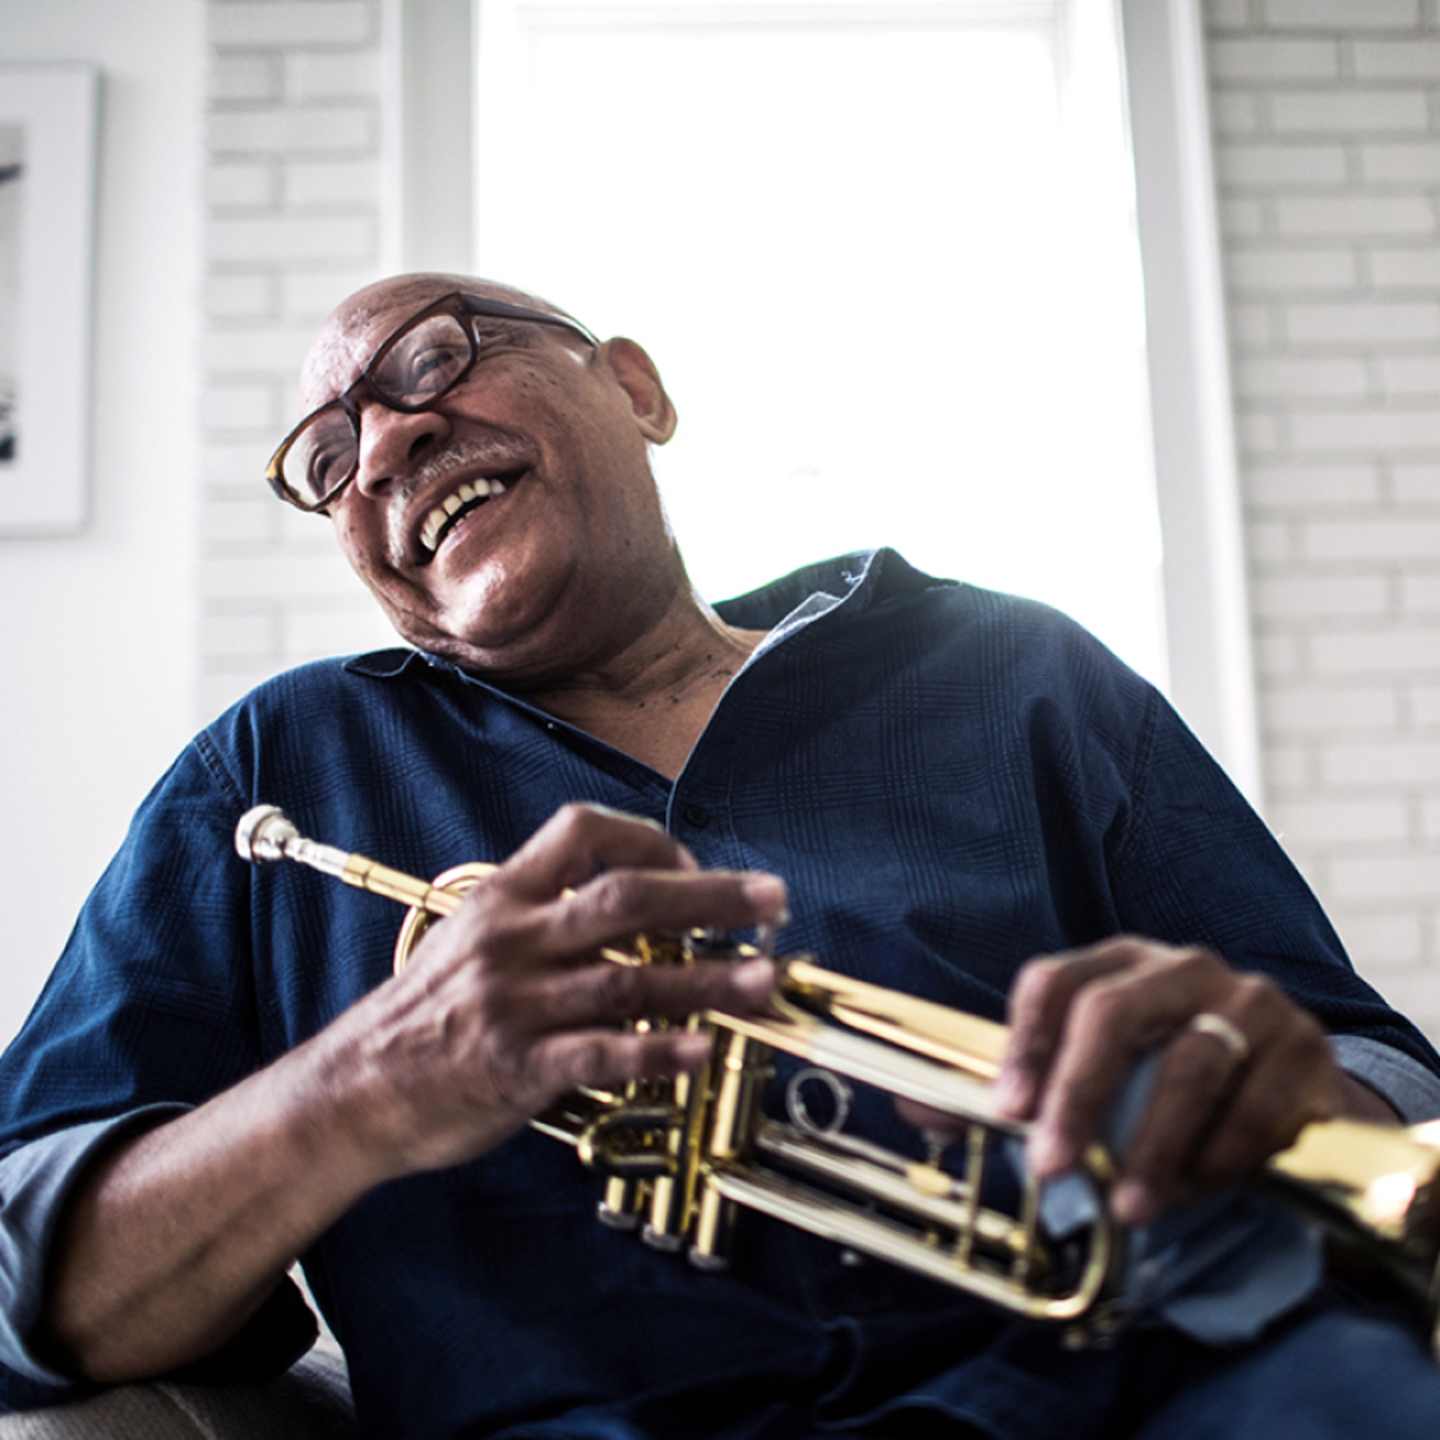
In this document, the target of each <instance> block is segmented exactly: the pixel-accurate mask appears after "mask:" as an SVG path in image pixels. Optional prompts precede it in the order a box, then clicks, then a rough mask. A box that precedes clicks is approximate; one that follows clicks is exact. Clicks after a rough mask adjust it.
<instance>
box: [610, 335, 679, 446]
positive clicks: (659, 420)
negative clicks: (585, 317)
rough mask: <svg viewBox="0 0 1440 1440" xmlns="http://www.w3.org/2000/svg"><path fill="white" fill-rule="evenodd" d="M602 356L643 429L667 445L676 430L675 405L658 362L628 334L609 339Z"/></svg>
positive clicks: (651, 438)
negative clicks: (625, 336) (671, 401)
mask: <svg viewBox="0 0 1440 1440" xmlns="http://www.w3.org/2000/svg"><path fill="white" fill-rule="evenodd" d="M598 358H599V359H600V360H601V362H602V363H604V364H605V365H606V366H608V367H609V369H610V373H611V374H612V375H613V376H614V377H615V379H616V381H617V382H618V383H619V386H620V388H621V389H622V390H623V391H624V392H625V393H626V395H628V396H629V397H630V409H631V410H632V411H633V412H634V415H635V423H636V424H637V425H638V426H639V427H640V433H641V434H642V435H644V437H645V438H646V439H647V440H650V441H652V442H653V443H654V444H656V445H663V444H664V443H665V442H666V441H667V440H668V439H669V438H670V437H671V436H672V435H673V434H674V433H675V407H674V406H673V405H672V404H671V403H670V397H669V396H668V395H667V394H666V393H665V386H664V385H663V384H662V383H661V381H660V372H659V371H658V370H657V369H656V368H655V362H654V361H653V360H652V359H651V358H650V357H649V356H648V355H647V354H646V353H645V351H644V350H643V349H642V348H641V347H640V346H639V345H637V344H636V343H635V342H634V341H633V340H626V339H625V338H624V336H617V337H616V338H615V339H613V340H607V341H606V342H605V343H604V344H603V345H602V346H601V347H600V350H599V356H598Z"/></svg>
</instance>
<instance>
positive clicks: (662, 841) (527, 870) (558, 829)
mask: <svg viewBox="0 0 1440 1440" xmlns="http://www.w3.org/2000/svg"><path fill="white" fill-rule="evenodd" d="M629 868H635V869H642V870H695V869H697V868H698V866H697V865H696V863H695V857H694V856H693V855H691V854H690V852H689V851H688V850H687V849H686V848H685V847H684V846H683V845H682V844H681V843H680V842H679V841H678V840H676V839H675V838H674V837H673V836H671V835H667V834H666V833H665V831H664V830H663V829H661V827H660V826H659V825H657V824H655V822H654V821H652V820H644V819H641V818H640V817H638V816H635V815H622V814H621V813H620V812H619V811H618V810H608V809H606V808H604V807H603V806H600V805H565V806H562V807H561V808H560V809H559V810H557V811H556V812H555V814H554V815H552V816H551V817H550V819H549V820H547V821H546V822H545V824H544V825H542V826H541V827H540V829H539V830H537V831H536V832H535V833H534V835H532V836H531V837H530V839H529V840H527V841H526V842H525V844H524V845H522V846H521V847H520V849H519V850H517V851H516V852H515V853H514V855H512V856H511V857H510V859H509V860H507V861H506V862H505V864H504V865H502V866H501V867H500V870H499V872H498V876H499V878H500V880H501V883H502V884H503V885H504V886H505V887H506V889H507V890H509V891H510V892H511V893H512V894H514V895H515V896H516V898H517V899H522V900H532V901H543V900H553V899H554V898H555V896H556V895H558V894H559V893H560V892H561V891H562V890H565V889H567V888H570V887H574V886H579V885H583V884H584V883H585V882H586V881H587V880H590V879H592V878H593V877H594V876H596V875H598V874H600V873H601V872H602V871H605V870H613V869H629Z"/></svg>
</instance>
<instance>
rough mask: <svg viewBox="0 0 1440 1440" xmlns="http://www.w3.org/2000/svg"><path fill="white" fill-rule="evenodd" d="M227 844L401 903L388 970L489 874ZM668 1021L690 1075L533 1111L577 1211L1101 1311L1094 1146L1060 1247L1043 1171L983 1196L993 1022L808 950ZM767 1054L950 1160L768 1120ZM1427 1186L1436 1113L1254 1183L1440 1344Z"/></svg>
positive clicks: (317, 850) (996, 1035)
mask: <svg viewBox="0 0 1440 1440" xmlns="http://www.w3.org/2000/svg"><path fill="white" fill-rule="evenodd" d="M235 843H236V848H237V850H238V851H239V853H240V854H241V856H242V857H244V858H245V859H247V860H252V861H256V862H261V861H273V860H280V859H286V860H292V861H296V862H298V863H300V864H304V865H309V866H311V867H312V868H315V869H319V870H321V871H323V872H324V873H326V874H329V875H332V876H334V877H335V878H338V879H340V880H342V881H344V882H345V883H346V884H349V885H353V886H356V887H358V888H360V889H364V890H369V891H371V892H372V893H374V894H378V895H382V896H385V897H386V898H388V899H392V900H398V901H399V902H400V903H402V904H404V905H406V906H408V907H409V913H408V914H407V915H406V917H405V919H404V922H403V924H402V926H401V929H400V934H399V936H398V938H397V940H396V945H395V956H394V968H395V970H396V972H397V973H398V972H399V971H401V970H403V969H404V968H405V966H406V964H408V963H409V960H410V956H411V954H412V952H413V950H414V947H415V945H416V944H418V943H419V941H420V939H421V938H422V937H423V935H424V933H425V931H426V929H427V928H428V926H429V925H430V924H431V923H432V922H433V921H434V920H436V919H442V918H444V917H445V916H447V915H450V914H453V913H454V912H455V910H456V909H458V907H459V905H460V904H461V902H462V899H463V896H464V893H465V891H466V890H467V889H469V888H470V887H472V886H474V885H476V884H478V883H479V882H480V881H481V880H483V879H484V877H485V876H486V875H488V874H490V873H491V872H492V871H493V870H494V869H495V868H496V867H495V866H494V865H491V864H485V863H481V862H470V863H467V864H463V865H458V866H455V867H454V868H452V869H450V870H447V871H445V872H444V873H443V874H442V875H440V876H437V877H436V879H435V880H433V881H425V880H421V879H418V878H416V877H414V876H411V875H407V874H404V873H403V872H401V871H398V870H392V869H390V868H389V867H388V866H384V865H381V864H379V863H377V862H376V861H373V860H370V859H368V858H367V857H365V856H362V855H357V854H352V853H347V852H345V851H341V850H338V849H335V848H334V847H333V846H329V845H323V844H319V843H317V842H316V841H313V840H309V839H306V838H305V837H303V836H302V835H300V833H299V832H298V831H297V830H296V828H295V826H294V825H293V824H291V822H290V821H289V820H288V819H286V817H285V816H284V815H283V814H282V813H281V812H280V811H279V810H278V809H276V808H275V807H274V806H258V807H256V808H255V809H254V810H252V811H249V812H248V813H247V814H246V815H245V816H244V817H242V819H241V821H240V823H239V825H238V826H237V829H236V836H235ZM755 953H757V952H756V951H755V950H754V949H753V947H749V946H745V945H737V946H732V947H726V948H723V949H719V950H717V949H716V948H715V947H714V946H713V945H712V944H710V943H709V942H708V940H707V938H706V937H705V936H703V935H700V934H698V933H696V934H691V935H683V936H678V937H650V936H644V935H641V936H637V937H635V939H634V941H633V946H632V948H630V949H620V948H616V947H611V948H607V949H605V950H604V951H602V954H604V956H605V958H607V959H609V960H611V961H614V962H615V963H619V964H627V965H640V964H682V965H683V964H690V963H693V962H694V961H695V960H696V959H698V958H714V957H719V958H726V957H733V958H741V957H744V956H747V955H753V954H755ZM635 1023H636V1025H637V1028H645V1027H648V1026H649V1025H651V1024H652V1023H653V1024H660V1023H664V1022H652V1021H647V1020H640V1021H637V1022H635ZM687 1024H688V1025H689V1027H690V1028H692V1029H695V1030H705V1031H708V1032H709V1033H710V1034H711V1035H712V1037H713V1044H712V1048H711V1053H710V1058H709V1060H708V1061H707V1063H706V1064H705V1066H704V1067H703V1068H702V1069H701V1070H700V1071H699V1072H697V1073H696V1074H694V1075H681V1076H678V1077H676V1078H675V1079H674V1080H671V1081H665V1082H657V1081H634V1082H631V1083H630V1084H629V1085H627V1086H626V1087H625V1088H624V1090H623V1091H622V1092H621V1093H619V1094H612V1093H610V1092H605V1091H598V1090H585V1091H581V1092H577V1093H576V1094H574V1095H570V1096H567V1097H565V1098H564V1099H562V1100H561V1101H560V1102H558V1103H557V1104H555V1105H553V1106H551V1107H550V1109H548V1110H547V1111H545V1112H544V1113H543V1114H541V1115H538V1116H536V1117H535V1118H534V1119H533V1120H532V1121H531V1125H532V1127H533V1128H534V1129H536V1130H537V1131H539V1132H540V1133H542V1134H544V1135H547V1136H549V1137H551V1138H553V1139H556V1140H559V1141H561V1142H562V1143H564V1144H567V1145H569V1146H571V1147H572V1148H573V1149H574V1150H575V1151H576V1154H577V1156H578V1157H579V1159H580V1161H581V1162H582V1164H583V1165H584V1166H585V1167H586V1168H588V1169H590V1170H592V1171H595V1172H596V1173H597V1174H598V1175H599V1176H600V1177H602V1194H601V1198H600V1200H599V1202H598V1204H597V1207H596V1213H597V1216H598V1218H599V1219H600V1220H601V1221H602V1222H603V1223H605V1224H607V1225H610V1226H612V1227H614V1228H617V1229H627V1230H633V1229H639V1231H640V1235H641V1238H642V1239H643V1240H644V1241H645V1242H646V1243H647V1244H649V1245H652V1246H654V1247H656V1248H657V1249H662V1250H679V1249H682V1248H683V1249H687V1250H688V1253H689V1258H690V1260H691V1262H692V1263H693V1264H695V1265H696V1266H698V1267H700V1268H702V1269H717V1268H722V1267H723V1266H724V1265H725V1263H726V1257H727V1254H728V1250H729V1243H730V1234H731V1231H732V1229H733V1227H734V1225H735V1223H736V1218H737V1215H738V1213H739V1212H740V1211H742V1210H753V1211H757V1212H759V1213H761V1214H765V1215H768V1216H770V1217H772V1218H773V1219H776V1220H779V1221H781V1222H783V1223H786V1224H789V1225H793V1226H796V1227H797V1228H799V1229H802V1230H806V1231H808V1232H810V1233H812V1234H816V1235H820V1236H822V1237H824V1238H826V1239H829V1240H832V1241H834V1242H836V1243H837V1244H840V1245H843V1246H845V1247H846V1248H847V1249H848V1250H851V1251H855V1252H858V1253H860V1254H864V1255H868V1256H871V1257H872V1258H875V1259H878V1260H882V1261H885V1262H887V1263H891V1264H895V1265H900V1266H902V1267H904V1268H906V1269H908V1270H912V1271H914V1272H916V1273H918V1274H921V1275H925V1276H927V1277H929V1278H930V1279H932V1280H937V1281H939V1282H940V1283H942V1284H946V1285H949V1286H952V1287H954V1288H956V1289H959V1290H962V1291H965V1292H967V1293H969V1294H972V1295H975V1296H978V1297H979V1298H981V1299H984V1300H987V1301H991V1302H993V1303H995V1304H997V1305H1000V1306H1002V1307H1004V1308H1005V1309H1007V1310H1009V1311H1011V1312H1013V1313H1015V1314H1019V1315H1023V1316H1025V1317H1027V1318H1029V1319H1033V1320H1048V1321H1062V1322H1072V1323H1076V1324H1077V1333H1079V1334H1080V1335H1082V1336H1084V1335H1094V1334H1097V1333H1103V1332H1104V1331H1105V1330H1106V1329H1107V1328H1108V1327H1109V1326H1110V1324H1111V1323H1112V1322H1113V1318H1114V1316H1113V1314H1112V1308H1113V1307H1112V1306H1111V1304H1110V1302H1111V1300H1112V1299H1113V1298H1114V1288H1115V1281H1116V1278H1117V1276H1118V1275H1119V1273H1120V1270H1121V1265H1122V1261H1123V1256H1124V1248H1125V1235H1124V1232H1123V1230H1121V1229H1120V1228H1119V1227H1118V1226H1116V1225H1115V1224H1114V1223H1113V1222H1112V1221H1111V1220H1110V1218H1109V1213H1108V1207H1107V1203H1106V1191H1107V1188H1108V1185H1109V1183H1110V1180H1111V1178H1112V1174H1113V1166H1112V1163H1111V1160H1110V1157H1109V1156H1108V1155H1107V1154H1106V1153H1105V1152H1104V1151H1103V1150H1102V1149H1101V1148H1099V1147H1092V1148H1091V1150H1090V1151H1089V1153H1088V1154H1087V1155H1086V1157H1085V1158H1084V1161H1083V1162H1082V1164H1081V1166H1080V1167H1079V1169H1078V1171H1077V1172H1076V1175H1077V1176H1078V1179H1079V1180H1080V1182H1081V1183H1083V1184H1084V1185H1087V1186H1088V1187H1089V1189H1090V1191H1091V1199H1092V1202H1093V1212H1094V1214H1093V1219H1092V1220H1091V1221H1090V1222H1089V1223H1088V1224H1087V1225H1085V1226H1083V1227H1082V1229H1081V1231H1080V1233H1079V1234H1078V1236H1077V1235H1070V1236H1068V1237H1067V1239H1066V1240H1065V1242H1064V1243H1063V1244H1060V1243H1057V1242H1055V1241H1053V1240H1052V1238H1051V1237H1050V1236H1048V1235H1047V1234H1046V1232H1045V1228H1044V1225H1043V1223H1042V1221H1041V1213H1042V1206H1041V1198H1040V1196H1041V1187H1040V1186H1038V1185H1037V1184H1036V1183H1035V1182H1034V1181H1033V1180H1031V1179H1030V1178H1029V1177H1028V1176H1024V1175H1021V1176H1020V1177H1019V1202H1018V1206H1017V1207H1016V1208H1015V1209H1014V1210H1007V1209H1004V1208H1000V1207H997V1206H996V1205H995V1204H994V1203H992V1198H991V1197H990V1195H989V1194H988V1188H989V1187H988V1177H989V1174H990V1172H989V1168H988V1165H989V1159H990V1156H991V1154H992V1152H993V1151H994V1150H995V1149H996V1148H997V1147H998V1146H999V1145H1001V1144H1003V1143H1004V1142H1005V1140H1006V1139H1007V1138H1008V1139H1011V1140H1013V1139H1017V1138H1023V1136H1024V1134H1025V1127H1024V1126H1023V1125H1017V1124H1015V1123H1014V1122H1012V1121H1009V1120H1007V1119H1005V1118H1004V1117H1002V1116H1000V1115H999V1114H998V1113H997V1112H996V1108H995V1105H994V1101H993V1095H992V1086H991V1082H992V1081H993V1079H994V1077H995V1075H996V1073H997V1072H998V1069H999V1065H1000V1060H1001V1057H1002V1055H1003V1053H1004V1048H1005V1042H1006V1030H1005V1028H1004V1027H1003V1026H1001V1025H997V1024H994V1023H993V1022H991V1021H987V1020H982V1019H980V1018H978V1017H976V1016H972V1015H967V1014H964V1013H962V1012H959V1011H956V1010H952V1009H948V1008H946V1007H945V1006H942V1005H937V1004H934V1003H932V1002H930V1001H925V1000H920V999H917V998H915V997H912V996H908V995H904V994H901V993H899V992H897V991H893V990H887V989H885V988H884V987H882V986H878V985H873V984H870V983H868V982H866V981H861V980H855V979H852V978H851V977H849V976H845V975H840V974H836V973H834V972H832V971H828V970H825V969H823V968H821V967H820V966H819V965H817V964H815V963H814V961H813V960H811V959H810V958H809V957H807V956H792V957H788V958H786V959H785V960H783V961H780V962H779V983H778V990H777V994H776V996H775V997H774V999H773V1000H772V1003H771V1010H770V1012H769V1013H768V1014H765V1015H761V1016H736V1015H729V1014H725V1013H723V1012H720V1011H715V1010H710V1011H706V1012H705V1013H703V1014H701V1015H695V1016H692V1017H690V1019H689V1021H688V1022H687ZM777 1052H778V1053H781V1054H788V1055H790V1056H793V1057H795V1058H797V1059H799V1060H801V1061H803V1062H805V1063H806V1064H807V1065H808V1066H812V1067H819V1068H820V1069H821V1070H822V1071H823V1072H825V1073H832V1074H839V1075H843V1076H846V1077H848V1078H849V1079H850V1080H854V1081H858V1082H860V1083H863V1084H867V1085H872V1086H876V1087H878V1088H879V1089H882V1090H884V1091H887V1092H889V1093H890V1094H892V1095H894V1096H897V1097H904V1098H907V1099H910V1100H913V1101H917V1102H919V1103H920V1104H922V1105H926V1106H929V1107H930V1108H932V1109H935V1110H939V1111H941V1112H944V1113H946V1114H949V1115H951V1116H953V1117H954V1118H955V1119H956V1121H957V1122H958V1123H959V1128H960V1130H961V1136H960V1142H959V1144H960V1147H962V1148H963V1156H964V1160H963V1165H962V1168H961V1171H960V1173H958V1174H952V1173H951V1172H949V1171H946V1170H943V1169H941V1168H940V1167H939V1165H938V1164H937V1163H936V1158H935V1157H932V1158H931V1159H930V1160H929V1161H926V1162H921V1161H917V1160H915V1159H913V1158H911V1157H908V1156H905V1155H901V1154H899V1153H897V1152H893V1151H890V1150H887V1149H885V1148H884V1147H882V1146H878V1145H875V1144H873V1143H872V1142H870V1141H867V1140H864V1139H861V1138H860V1137H858V1136H852V1135H847V1134H845V1133H843V1131H841V1130H840V1129H839V1128H838V1124H837V1125H836V1126H834V1127H827V1126H824V1125H817V1124H815V1123H814V1122H813V1120H811V1119H810V1118H809V1117H808V1114H806V1113H805V1112H803V1110H802V1112H801V1113H800V1114H799V1115H798V1116H797V1115H796V1114H795V1113H794V1112H793V1111H792V1122H793V1123H785V1122H781V1121H777V1120H774V1119H771V1118H768V1117H767V1116H765V1115H764V1113H763V1112H762V1106H761V1101H762V1098H763V1092H764V1090H765V1088H766V1085H767V1083H768V1082H769V1080H770V1079H771V1077H772V1075H773V1073H774V1066H773V1056H774V1055H775V1054H776V1053H777ZM807 1073H812V1072H807ZM793 1083H794V1082H792V1085H793ZM841 1118H842V1119H843V1117H841ZM1437 1182H1440V1133H1437V1126H1436V1125H1431V1126H1429V1127H1425V1126H1421V1127H1416V1128H1415V1129H1413V1130H1404V1129H1401V1128H1399V1127H1389V1126H1379V1125H1372V1124H1366V1123H1363V1122H1359V1121H1348V1120H1340V1121H1325V1122H1319V1123H1316V1124H1312V1125H1310V1126H1307V1127H1306V1129H1305V1130H1304V1131H1303V1132H1302V1133H1301V1135H1300V1137H1299V1138H1298V1139H1297V1140H1296V1142H1295V1144H1294V1145H1292V1146H1291V1147H1290V1148H1289V1149H1288V1150H1286V1151H1284V1152H1282V1153H1281V1154H1279V1155H1277V1156H1275V1157H1274V1158H1273V1159H1272V1161H1271V1162H1270V1164H1269V1166H1268V1168H1267V1171H1266V1173H1265V1175H1264V1177H1262V1184H1263V1185H1264V1186H1265V1187H1266V1188H1267V1189H1269V1190H1271V1191H1273V1192H1274V1193H1275V1194H1277V1195H1278V1196H1280V1197H1281V1198H1282V1199H1284V1200H1286V1201H1288V1202H1289V1203H1290V1204H1291V1205H1293V1206H1294V1207H1295V1208H1297V1209H1299V1210H1301V1211H1302V1212H1304V1213H1305V1214H1306V1215H1307V1216H1309V1217H1310V1218H1312V1219H1313V1220H1315V1221H1317V1222H1318V1223H1320V1224H1321V1225H1322V1226H1323V1227H1324V1228H1325V1230H1326V1231H1327V1232H1328V1233H1329V1234H1330V1235H1331V1236H1333V1237H1337V1238H1338V1239H1339V1240H1340V1241H1341V1242H1342V1244H1343V1245H1345V1246H1346V1247H1347V1248H1349V1249H1352V1250H1359V1251H1361V1252H1363V1253H1364V1254H1365V1255H1367V1256H1368V1257H1371V1258H1373V1259H1374V1260H1375V1261H1376V1262H1378V1264H1379V1265H1380V1266H1381V1267H1382V1268H1383V1269H1384V1270H1385V1271H1386V1272H1387V1273H1389V1274H1390V1275H1392V1276H1393V1277H1394V1278H1395V1279H1397V1280H1399V1281H1400V1282H1401V1284H1402V1285H1403V1286H1404V1287H1405V1288H1406V1289H1407V1290H1408V1291H1410V1292H1411V1293H1412V1294H1413V1295H1414V1296H1416V1297H1417V1298H1418V1299H1421V1300H1423V1302H1424V1303H1425V1304H1426V1306H1427V1309H1428V1315H1429V1323H1430V1325H1431V1339H1432V1346H1435V1347H1436V1349H1437V1353H1440V1343H1437V1331H1436V1329H1435V1312H1436V1304H1437V1297H1440V1282H1437V1259H1440V1223H1437V1216H1436V1211H1437V1205H1440V1183H1437ZM1072 1183H1073V1181H1072Z"/></svg>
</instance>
